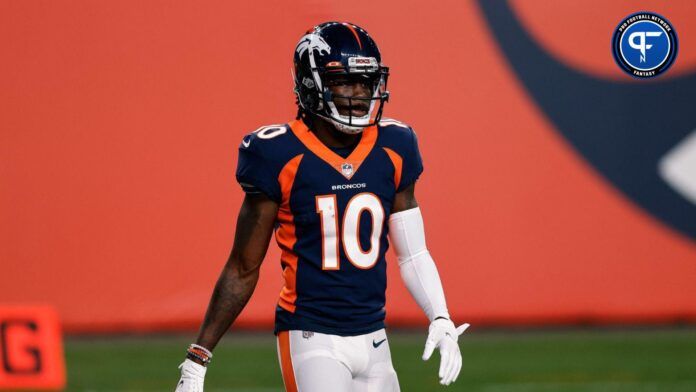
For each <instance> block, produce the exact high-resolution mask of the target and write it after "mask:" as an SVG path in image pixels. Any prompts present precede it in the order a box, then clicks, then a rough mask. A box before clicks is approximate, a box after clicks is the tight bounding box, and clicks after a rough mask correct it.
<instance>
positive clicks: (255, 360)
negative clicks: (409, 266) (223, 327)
mask: <svg viewBox="0 0 696 392" xmlns="http://www.w3.org/2000/svg"><path fill="white" fill-rule="evenodd" d="M191 339H192V336H181V335H179V336H161V335H156V336H138V337H132V336H131V337H70V338H68V339H66V343H65V351H66V358H67V364H68V390H69V391H173V390H174V386H175V385H176V382H177V381H178V369H177V365H178V364H179V363H180V362H181V360H182V357H183V355H182V353H183V352H184V350H185V347H186V345H187V344H188V343H189V342H190V341H191ZM424 339H425V334H424V333H414V332H391V333H390V335H389V343H390V345H391V350H392V358H393V361H394V366H395V368H396V371H397V373H398V374H399V382H400V384H401V390H402V391H405V392H409V391H467V392H536V391H541V392H547V391H548V392H551V391H553V392H556V391H568V392H580V391H602V392H619V391H620V392H648V391H650V392H652V391H655V392H657V391H659V392H671V391H675V392H682V391H683V392H687V391H689V392H692V391H696V329H694V328H672V329H650V330H646V329H631V330H625V329H624V330H606V329H587V330H560V331H559V330H555V331H548V330H544V331H540V330H536V331H514V330H506V331H476V330H475V329H473V330H471V333H469V332H467V334H466V336H465V337H463V338H462V340H461V347H462V351H463V357H464V367H463V370H462V373H461V374H460V376H459V379H458V380H457V382H456V384H454V385H452V386H450V387H447V388H445V387H442V386H440V385H439V384H438V383H437V377H436V376H437V364H438V361H439V357H438V356H437V355H435V356H433V358H431V360H430V362H428V363H424V362H422V361H421V359H420V355H421V352H422V348H423V343H424ZM206 391H208V392H218V391H230V392H272V391H278V392H280V391H282V380H281V378H280V372H279V370H278V363H277V359H276V352H275V340H274V339H273V336H272V334H270V333H269V334H258V333H255V334H250V333H234V332H232V333H229V334H227V335H226V336H225V338H224V339H223V341H222V343H221V344H220V346H219V347H218V348H217V349H216V350H215V359H214V361H213V363H212V364H211V365H210V368H209V370H208V377H207V378H206ZM326 391H327V392H330V391H331V388H330V386H327V389H326Z"/></svg>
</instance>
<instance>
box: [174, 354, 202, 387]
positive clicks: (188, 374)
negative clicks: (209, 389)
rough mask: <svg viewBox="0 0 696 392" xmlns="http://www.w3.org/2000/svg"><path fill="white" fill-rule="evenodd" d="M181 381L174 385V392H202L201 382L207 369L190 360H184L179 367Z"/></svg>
mask: <svg viewBox="0 0 696 392" xmlns="http://www.w3.org/2000/svg"><path fill="white" fill-rule="evenodd" d="M179 369H181V379H179V383H178V384H176V390H175V391H174V392H203V380H204V378H205V371H206V370H207V368H206V367H205V366H203V365H199V364H197V363H196V362H193V361H192V360H190V359H188V358H187V359H186V360H185V361H184V362H183V363H182V364H181V365H179Z"/></svg>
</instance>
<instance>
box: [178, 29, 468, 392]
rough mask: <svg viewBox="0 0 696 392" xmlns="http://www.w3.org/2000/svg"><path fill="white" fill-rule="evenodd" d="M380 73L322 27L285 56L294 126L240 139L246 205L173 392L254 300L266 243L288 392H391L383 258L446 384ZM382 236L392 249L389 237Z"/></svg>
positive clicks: (194, 380)
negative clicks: (275, 266)
mask: <svg viewBox="0 0 696 392" xmlns="http://www.w3.org/2000/svg"><path fill="white" fill-rule="evenodd" d="M388 76H389V71H388V68H387V67H385V66H384V65H383V64H382V59H381V55H380V52H379V50H378V48H377V45H376V44H375V42H374V41H373V39H372V38H371V37H370V35H368V34H367V32H366V31H365V30H363V29H362V28H360V27H358V26H356V25H354V24H351V23H340V22H327V23H322V24H320V25H318V26H315V27H314V28H312V29H310V30H309V31H307V32H306V34H305V35H304V36H303V37H302V38H301V39H300V41H299V43H298V44H297V47H296V49H295V55H294V79H295V94H296V95H297V103H298V109H299V110H298V114H297V118H296V119H295V120H294V121H292V122H290V123H288V124H279V125H270V126H265V127H261V128H259V129H257V130H256V131H254V132H252V133H250V134H248V135H246V136H245V137H244V138H243V140H242V143H241V145H240V147H239V162H238V167H237V180H238V182H239V183H240V185H241V186H242V188H243V189H244V192H245V197H244V201H243V203H242V206H241V210H240V212H239V217H238V219H237V227H236V234H235V238H234V245H233V247H232V252H231V255H230V258H229V260H228V262H227V264H226V265H225V267H224V269H223V271H222V273H221V275H220V278H219V279H218V282H217V285H216V286H215V290H214V292H213V295H212V298H211V300H210V304H209V306H208V310H207V313H206V315H205V320H204V321H203V324H202V326H201V329H200V332H199V335H198V338H197V341H196V343H195V344H192V345H191V346H189V349H188V351H187V358H186V359H185V361H184V363H183V364H182V365H181V366H180V368H181V379H180V381H179V385H178V386H177V389H176V390H177V391H202V390H203V380H204V376H205V373H206V365H208V363H209V362H210V360H211V359H212V357H213V354H212V350H213V349H214V348H215V346H216V344H217V343H218V341H219V340H220V337H221V336H222V335H223V334H224V333H225V331H227V330H228V328H229V327H230V325H231V323H232V322H233V321H234V320H235V319H236V318H237V316H238V315H239V313H240V312H241V311H242V309H243V308H244V306H245V305H246V303H247V301H248V300H249V297H250V296H251V294H252V292H253V291H254V287H255V286H256V282H257V280H258V277H259V266H260V265H261V262H262V260H263V258H264V256H265V254H266V250H267V248H268V243H269V240H270V238H271V236H272V235H273V234H275V238H276V241H277V243H278V246H279V247H280V249H281V250H282V255H281V260H280V263H281V266H282V274H283V278H284V280H285V284H284V287H283V288H282V290H281V292H280V298H279V300H278V304H277V307H276V314H275V334H276V335H277V346H278V359H279V361H280V367H281V372H282V376H283V381H284V383H285V389H286V391H292V392H294V391H302V392H317V391H327V390H330V391H338V392H342V391H346V392H347V391H380V392H385V391H398V390H399V383H398V380H397V376H396V373H395V371H394V368H393V366H392V361H391V356H390V353H389V342H388V341H387V335H386V333H385V330H384V315H385V314H384V303H385V289H386V283H387V282H386V261H385V253H386V251H387V247H388V246H389V244H391V246H393V247H394V248H395V251H396V255H397V256H398V262H399V266H400V271H401V276H402V278H403V281H404V283H405V284H406V286H407V288H408V290H409V291H410V293H411V294H412V295H413V297H414V298H415V300H416V302H417V303H418V305H420V307H421V308H422V309H423V311H424V312H425V314H426V316H427V317H428V319H429V320H430V327H429V332H428V337H427V339H426V344H425V350H424V352H423V359H424V360H427V359H428V358H430V356H431V355H432V353H433V351H434V350H435V349H436V348H437V349H438V350H439V352H440V369H439V378H440V382H441V383H442V384H443V385H449V384H450V383H452V382H453V381H455V380H456V378H457V375H458V374H459V371H460V369H461V365H462V359H461V354H460V351H459V346H458V344H457V339H458V336H459V335H460V334H461V333H462V332H463V331H464V330H465V329H466V327H468V324H464V325H462V326H461V327H459V328H456V327H455V325H454V324H453V323H452V321H451V320H450V316H449V313H448V311H447V305H446V303H445V296H444V293H443V290H442V284H441V282H440V278H439V276H438V272H437V268H436V266H435V264H434V262H433V259H432V258H431V256H430V253H429V252H428V248H427V247H426V243H425V234H424V230H423V219H422V217H421V211H420V209H419V207H418V203H417V202H416V198H415V195H414V188H415V183H416V180H417V179H418V177H419V175H420V174H421V172H422V171H423V165H422V162H421V157H420V153H419V151H418V144H417V139H416V134H415V133H414V132H413V130H412V129H411V127H409V126H408V125H406V124H404V123H401V122H399V121H396V120H387V119H381V116H382V109H383V108H384V104H385V103H386V102H387V99H388V97H389V94H388V92H387V78H388ZM387 236H388V237H389V240H387Z"/></svg>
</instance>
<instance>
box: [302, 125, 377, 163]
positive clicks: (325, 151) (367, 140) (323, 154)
mask: <svg viewBox="0 0 696 392" xmlns="http://www.w3.org/2000/svg"><path fill="white" fill-rule="evenodd" d="M290 129H292V132H293V133H294V134H295V136H297V138H298V139H300V141H301V142H302V144H304V145H305V147H307V148H308V149H309V150H310V151H311V152H313V153H314V154H315V155H316V156H318V157H319V158H320V159H321V160H323V161H324V162H326V163H328V164H329V165H331V167H333V168H334V169H336V170H337V171H338V172H339V173H341V174H343V171H342V170H341V165H342V164H344V163H350V164H351V165H353V173H352V174H351V175H353V174H355V172H357V171H358V168H360V165H361V164H362V163H363V161H364V160H365V158H367V155H368V154H369V153H370V151H372V148H373V147H374V145H375V142H376V141H377V127H376V126H372V127H367V128H365V130H363V132H362V138H361V139H360V142H359V143H358V145H357V147H355V150H353V152H351V153H350V155H349V156H348V158H343V157H341V156H340V155H338V154H336V153H335V152H333V151H331V149H330V148H328V147H326V145H324V143H322V142H321V141H320V140H319V139H318V138H317V136H316V135H315V134H314V132H312V131H310V130H309V128H307V125H305V123H304V122H302V120H295V121H293V122H291V123H290ZM343 175H344V176H345V174H343Z"/></svg>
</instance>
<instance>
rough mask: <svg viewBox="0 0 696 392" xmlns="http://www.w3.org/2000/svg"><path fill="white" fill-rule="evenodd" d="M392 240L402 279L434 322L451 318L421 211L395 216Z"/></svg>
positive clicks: (393, 218) (414, 210)
mask: <svg viewBox="0 0 696 392" xmlns="http://www.w3.org/2000/svg"><path fill="white" fill-rule="evenodd" d="M389 239H390V242H391V244H392V246H393V247H394V251H395V252H396V256H397V258H398V259H399V268H400V270H401V278H402V279H403V280H404V283H405V284H406V287H407V288H408V291H409V292H410V293H411V295H412V296H413V298H414V299H415V300H416V303H418V305H419V306H420V307H421V309H423V311H424V312H425V314H426V316H428V319H429V320H430V321H433V320H434V319H435V318H437V317H446V318H448V319H449V313H448V312H447V303H446V302H445V293H444V291H443V290H442V282H440V275H439V274H438V273H437V267H436V266H435V262H434V261H433V258H432V257H430V252H428V248H426V246H425V231H424V228H423V217H422V216H421V211H420V208H418V207H416V208H412V209H410V210H405V211H400V212H397V213H395V214H391V216H390V217H389Z"/></svg>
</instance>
